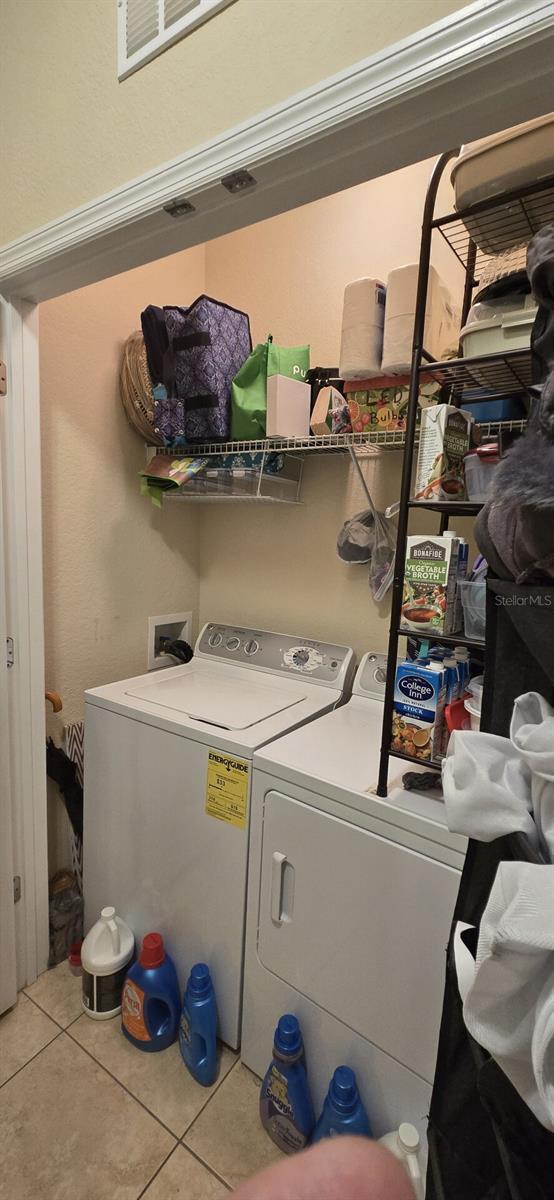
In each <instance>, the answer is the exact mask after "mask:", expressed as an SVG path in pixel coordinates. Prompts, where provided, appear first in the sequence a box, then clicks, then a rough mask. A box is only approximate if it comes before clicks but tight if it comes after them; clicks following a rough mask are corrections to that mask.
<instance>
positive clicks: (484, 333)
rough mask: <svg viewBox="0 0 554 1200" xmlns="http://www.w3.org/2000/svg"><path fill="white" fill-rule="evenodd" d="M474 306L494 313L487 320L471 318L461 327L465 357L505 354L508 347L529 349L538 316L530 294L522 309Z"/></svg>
mask: <svg viewBox="0 0 554 1200" xmlns="http://www.w3.org/2000/svg"><path fill="white" fill-rule="evenodd" d="M475 307H476V308H481V309H485V308H490V311H491V315H490V316H489V317H487V319H486V320H482V318H481V315H479V318H478V319H476V320H472V321H468V323H467V325H464V327H463V329H462V330H460V341H461V343H462V355H463V357H464V358H477V357H478V356H479V355H481V354H502V353H504V352H505V351H507V350H526V349H527V348H528V347H529V346H530V345H531V331H532V329H533V325H534V322H535V317H536V315H537V309H536V306H535V303H534V301H533V298H532V297H531V296H530V297H529V303H526V304H525V305H524V306H520V307H519V308H498V309H497V310H496V311H494V310H493V309H492V306H489V305H476V306H475ZM470 315H471V314H470Z"/></svg>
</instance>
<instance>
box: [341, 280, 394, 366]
mask: <svg viewBox="0 0 554 1200" xmlns="http://www.w3.org/2000/svg"><path fill="white" fill-rule="evenodd" d="M385 294H386V292H385V285H384V284H383V283H381V281H380V280H379V279H365V278H364V279H355V280H354V282H353V283H349V284H347V286H346V288H345V290H344V304H343V310H342V335H341V344H340V367H339V374H340V376H341V379H370V378H371V377H372V376H374V375H380V374H381V355H382V351H383V325H384V321H385Z"/></svg>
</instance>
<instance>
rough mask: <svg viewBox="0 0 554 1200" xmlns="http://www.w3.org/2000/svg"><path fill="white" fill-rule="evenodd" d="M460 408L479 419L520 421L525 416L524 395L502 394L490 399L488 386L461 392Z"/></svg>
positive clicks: (474, 418)
mask: <svg viewBox="0 0 554 1200" xmlns="http://www.w3.org/2000/svg"><path fill="white" fill-rule="evenodd" d="M460 408H463V409H464V411H465V412H468V413H471V415H472V417H473V420H474V421H476V422H479V421H520V420H522V419H523V418H524V417H526V416H527V404H526V400H525V396H523V395H517V394H516V395H513V396H502V397H500V398H499V399H498V400H492V399H491V392H490V388H471V389H469V390H468V391H467V392H463V393H462V402H461V404H460Z"/></svg>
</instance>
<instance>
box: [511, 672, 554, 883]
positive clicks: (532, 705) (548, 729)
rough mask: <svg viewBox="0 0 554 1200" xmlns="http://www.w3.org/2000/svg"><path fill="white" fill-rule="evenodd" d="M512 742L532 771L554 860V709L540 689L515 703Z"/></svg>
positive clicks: (539, 822)
mask: <svg viewBox="0 0 554 1200" xmlns="http://www.w3.org/2000/svg"><path fill="white" fill-rule="evenodd" d="M510 738H511V741H512V745H513V746H514V747H515V749H516V750H517V751H518V752H519V754H520V755H521V758H522V760H523V762H524V763H526V765H527V767H528V768H529V771H530V772H531V803H532V809H533V815H534V818H535V824H536V826H537V829H538V831H539V836H540V839H541V842H542V850H543V853H544V854H545V856H546V857H547V858H549V859H550V861H551V862H554V709H553V708H552V707H551V705H550V704H549V703H548V701H547V700H545V699H544V696H541V695H539V693H538V692H526V693H525V695H524V696H519V698H518V699H517V700H516V702H515V704H514V711H513V715H512V722H511V725H510Z"/></svg>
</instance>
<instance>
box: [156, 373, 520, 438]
mask: <svg viewBox="0 0 554 1200" xmlns="http://www.w3.org/2000/svg"><path fill="white" fill-rule="evenodd" d="M451 365H452V364H450V363H447V364H445V363H433V364H432V367H433V369H435V368H436V370H437V372H438V371H441V372H444V371H445V366H446V368H450V366H451ZM425 370H426V371H427V370H428V367H427V366H426V367H425ZM470 386H471V387H475V386H481V385H476V384H475V383H472V384H471V385H470ZM513 390H514V388H513V385H512V387H511V392H513ZM525 425H526V422H525V421H524V420H518V421H483V422H479V429H480V430H481V439H482V440H484V441H487V439H489V438H491V439H492V438H497V437H498V436H499V434H500V433H502V432H509V431H512V430H518V431H523V430H524V429H525ZM415 441H416V445H417V443H418V441H419V428H418V429H417V430H416V437H415ZM404 445H405V435H404V430H403V429H395V430H383V431H382V432H375V433H370V434H367V433H337V434H333V433H331V434H329V435H328V436H327V437H312V438H262V439H260V440H258V441H252V442H208V443H206V444H205V445H190V446H180V447H178V448H172V447H170V446H147V447H146V458H147V461H148V462H149V461H150V459H151V458H153V457H154V455H155V454H165V455H168V456H171V457H172V458H184V457H186V456H188V457H194V458H210V457H212V456H215V455H218V456H224V457H226V458H232V457H234V456H235V455H237V456H238V455H240V454H298V455H302V457H303V456H304V455H306V454H344V453H345V452H346V453H347V452H348V451H349V450H350V448H352V449H354V450H355V452H356V454H357V455H358V456H359V457H364V456H371V455H374V454H379V453H380V452H381V450H403V449H404Z"/></svg>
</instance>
